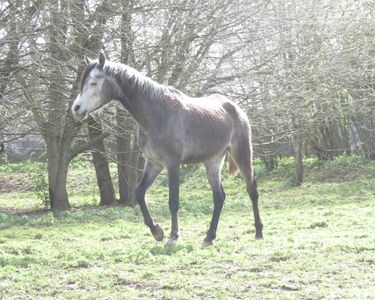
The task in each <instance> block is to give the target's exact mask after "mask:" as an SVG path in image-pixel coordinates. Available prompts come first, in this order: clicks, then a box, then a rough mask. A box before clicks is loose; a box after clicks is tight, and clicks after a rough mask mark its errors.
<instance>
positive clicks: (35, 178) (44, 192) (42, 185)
mask: <svg viewBox="0 0 375 300" xmlns="http://www.w3.org/2000/svg"><path fill="white" fill-rule="evenodd" d="M31 182H32V184H33V192H34V193H35V195H36V196H37V198H38V199H39V201H40V202H41V203H42V204H43V206H44V207H45V208H47V209H48V208H50V207H51V201H50V197H49V193H48V179H47V175H46V174H45V173H39V174H34V175H32V176H31Z"/></svg>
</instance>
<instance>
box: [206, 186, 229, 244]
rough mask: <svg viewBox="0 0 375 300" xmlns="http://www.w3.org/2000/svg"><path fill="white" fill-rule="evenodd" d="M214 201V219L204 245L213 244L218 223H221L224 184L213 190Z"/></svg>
mask: <svg viewBox="0 0 375 300" xmlns="http://www.w3.org/2000/svg"><path fill="white" fill-rule="evenodd" d="M212 195H213V201H214V211H213V214H212V219H211V223H210V227H209V229H208V231H207V236H206V238H205V239H204V242H203V243H204V245H211V244H212V241H213V240H214V239H215V238H216V230H217V225H218V223H219V218H220V214H221V210H222V208H223V204H224V200H225V193H224V189H223V187H222V185H221V184H220V186H219V188H216V189H215V190H213V191H212Z"/></svg>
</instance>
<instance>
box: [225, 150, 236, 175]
mask: <svg viewBox="0 0 375 300" xmlns="http://www.w3.org/2000/svg"><path fill="white" fill-rule="evenodd" d="M227 155H228V156H227V162H228V172H229V175H230V176H234V175H236V174H237V171H238V166H237V164H236V162H235V161H234V159H233V157H232V156H231V155H230V153H229V152H228V154H227Z"/></svg>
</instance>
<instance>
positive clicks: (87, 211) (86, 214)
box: [0, 205, 141, 230]
mask: <svg viewBox="0 0 375 300" xmlns="http://www.w3.org/2000/svg"><path fill="white" fill-rule="evenodd" d="M118 220H126V221H127V222H140V221H141V216H140V211H139V209H138V208H131V207H124V206H116V207H105V206H103V207H98V206H88V205H87V206H79V207H73V208H72V209H71V210H68V211H64V212H60V213H53V212H52V211H50V210H47V209H39V210H30V211H11V210H10V209H8V208H7V209H4V208H0V230H5V229H9V228H12V227H15V226H27V227H54V226H56V225H64V224H65V225H69V224H77V223H82V224H83V223H89V222H98V223H113V222H116V221H118Z"/></svg>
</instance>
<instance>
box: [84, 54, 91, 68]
mask: <svg viewBox="0 0 375 300" xmlns="http://www.w3.org/2000/svg"><path fill="white" fill-rule="evenodd" d="M83 60H84V61H85V64H86V66H88V65H89V64H91V63H92V60H91V59H90V58H88V57H87V56H86V55H84V56H83Z"/></svg>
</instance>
